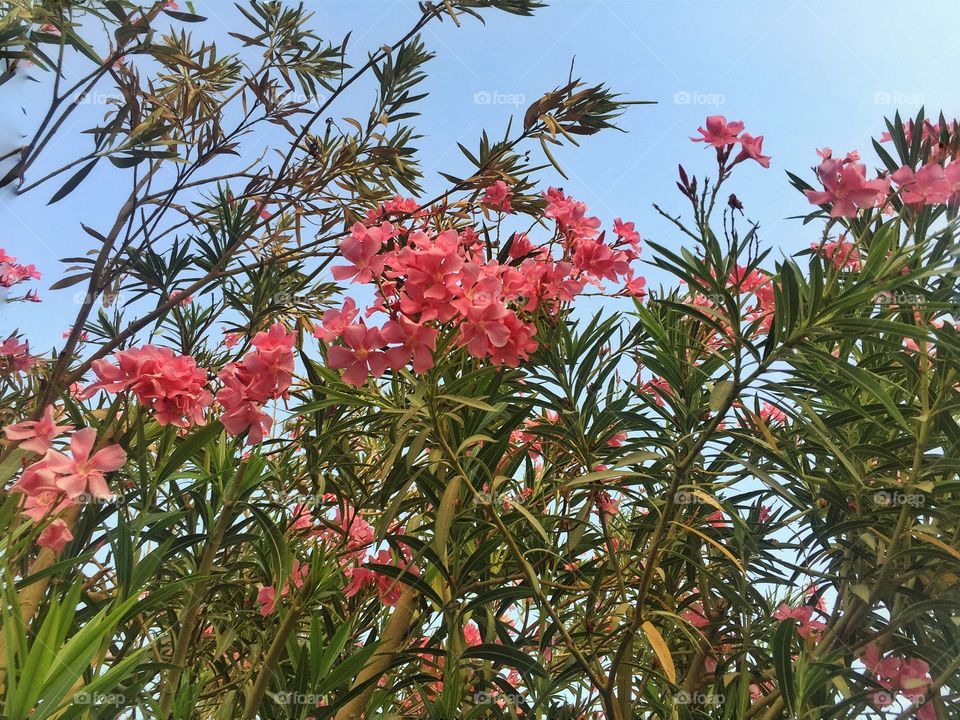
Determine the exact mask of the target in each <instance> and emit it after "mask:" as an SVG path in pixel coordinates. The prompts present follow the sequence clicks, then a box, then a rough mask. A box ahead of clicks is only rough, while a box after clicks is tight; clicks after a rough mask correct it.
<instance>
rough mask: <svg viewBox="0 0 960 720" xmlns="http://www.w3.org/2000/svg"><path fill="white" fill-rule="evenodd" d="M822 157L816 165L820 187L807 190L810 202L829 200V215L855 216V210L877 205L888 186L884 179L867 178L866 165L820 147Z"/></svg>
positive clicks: (821, 202) (818, 203)
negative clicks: (820, 189) (837, 155)
mask: <svg viewBox="0 0 960 720" xmlns="http://www.w3.org/2000/svg"><path fill="white" fill-rule="evenodd" d="M823 154H824V156H825V157H824V158H823V161H822V162H821V163H820V166H819V167H818V168H817V176H818V177H819V178H820V182H821V183H823V188H824V189H823V190H822V191H818V190H807V191H806V195H807V199H808V200H809V201H810V202H811V203H812V204H813V205H828V204H832V205H833V207H832V208H831V210H830V217H834V218H837V217H856V215H857V210H858V209H862V208H874V207H879V206H880V205H882V204H883V202H884V200H886V197H887V193H888V192H889V190H890V181H889V180H888V179H883V178H877V179H876V180H867V169H866V167H865V166H864V165H862V164H861V163H858V162H855V161H853V160H849V159H844V160H836V159H834V158H833V157H831V156H830V151H829V149H827V150H824V152H823Z"/></svg>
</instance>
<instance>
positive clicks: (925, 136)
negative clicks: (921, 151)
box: [880, 119, 960, 160]
mask: <svg viewBox="0 0 960 720" xmlns="http://www.w3.org/2000/svg"><path fill="white" fill-rule="evenodd" d="M958 128H960V126H958V124H957V121H956V120H946V119H941V120H939V121H938V122H937V123H936V124H934V123H933V122H932V121H931V120H929V119H925V120H924V121H923V123H922V124H921V125H920V142H921V143H928V144H929V145H930V158H931V159H932V160H937V159H939V158H941V157H943V156H945V155H946V152H945V151H946V147H945V144H944V143H942V142H941V139H942V138H943V137H946V139H947V142H946V145H949V144H950V143H952V141H953V140H954V139H955V138H956V137H957V135H958ZM915 132H916V123H914V121H913V120H907V121H906V122H905V123H903V134H904V139H905V140H906V141H907V144H911V143H912V142H913V136H914V133H915ZM892 141H893V137H892V136H891V135H890V133H889V132H884V133H883V134H882V135H881V136H880V142H892Z"/></svg>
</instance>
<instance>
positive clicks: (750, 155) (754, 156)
mask: <svg viewBox="0 0 960 720" xmlns="http://www.w3.org/2000/svg"><path fill="white" fill-rule="evenodd" d="M737 142H739V143H740V152H739V153H737V156H736V157H735V158H734V159H733V165H736V164H737V163H739V162H742V161H744V160H747V159H750V160H756V161H757V162H758V163H760V165H761V166H763V167H765V168H768V167H770V156H769V155H764V154H763V152H762V151H763V135H758V136H757V137H754V136H753V135H751V134H750V133H746V132H745V133H744V134H743V135H741V136H740V137H739V138H738V139H737Z"/></svg>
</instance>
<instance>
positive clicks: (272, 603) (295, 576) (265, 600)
mask: <svg viewBox="0 0 960 720" xmlns="http://www.w3.org/2000/svg"><path fill="white" fill-rule="evenodd" d="M309 573H310V565H309V564H307V563H303V564H301V562H300V561H299V560H296V559H295V560H294V561H293V568H292V569H291V572H290V579H291V580H292V581H293V585H294V587H296V588H302V587H303V583H304V581H306V579H307V575H308V574H309ZM289 594H290V582H289V581H288V582H285V583H284V584H283V588H282V589H281V590H280V597H286V596H287V595H289ZM257 602H258V603H260V614H261V615H263V616H264V617H266V616H267V615H269V614H270V613H272V612H273V611H274V610H275V609H276V607H277V589H276V587H274V586H273V585H264V586H263V587H262V588H260V592H259V593H257Z"/></svg>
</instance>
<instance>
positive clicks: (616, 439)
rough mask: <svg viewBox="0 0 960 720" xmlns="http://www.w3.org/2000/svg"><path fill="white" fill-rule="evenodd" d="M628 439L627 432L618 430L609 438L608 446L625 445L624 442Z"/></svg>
mask: <svg viewBox="0 0 960 720" xmlns="http://www.w3.org/2000/svg"><path fill="white" fill-rule="evenodd" d="M626 441H627V434H626V433H625V432H618V433H616V434H615V435H614V436H613V437H611V438H610V439H609V440H607V446H608V447H623V444H624V443H625V442H626Z"/></svg>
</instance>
